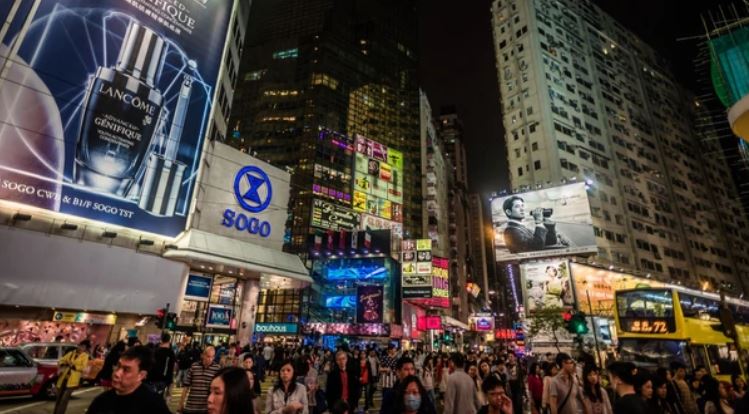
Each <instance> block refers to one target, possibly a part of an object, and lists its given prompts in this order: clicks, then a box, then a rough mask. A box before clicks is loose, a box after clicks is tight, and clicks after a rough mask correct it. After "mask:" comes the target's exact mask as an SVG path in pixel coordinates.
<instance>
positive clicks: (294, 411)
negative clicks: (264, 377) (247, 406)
mask: <svg viewBox="0 0 749 414" xmlns="http://www.w3.org/2000/svg"><path fill="white" fill-rule="evenodd" d="M279 368H280V369H279V374H278V381H277V382H276V384H275V385H274V386H273V390H271V392H270V393H269V394H268V395H267V396H266V397H265V411H264V412H265V414H309V406H308V405H307V388H306V387H305V386H304V385H302V384H299V383H297V382H296V381H295V378H296V377H295V376H294V362H293V361H291V360H286V361H284V362H282V363H281V364H280V367H279Z"/></svg>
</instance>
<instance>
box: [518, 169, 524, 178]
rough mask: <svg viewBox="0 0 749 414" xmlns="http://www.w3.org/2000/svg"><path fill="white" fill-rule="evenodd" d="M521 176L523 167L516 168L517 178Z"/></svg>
mask: <svg viewBox="0 0 749 414" xmlns="http://www.w3.org/2000/svg"><path fill="white" fill-rule="evenodd" d="M522 176H523V167H518V177H522Z"/></svg>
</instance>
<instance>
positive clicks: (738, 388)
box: [731, 374, 746, 400]
mask: <svg viewBox="0 0 749 414" xmlns="http://www.w3.org/2000/svg"><path fill="white" fill-rule="evenodd" d="M731 383H732V384H733V398H734V399H735V400H737V399H740V398H744V394H746V381H745V380H744V377H742V376H741V375H739V374H733V375H731Z"/></svg>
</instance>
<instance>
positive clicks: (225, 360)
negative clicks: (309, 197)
mask: <svg viewBox="0 0 749 414" xmlns="http://www.w3.org/2000/svg"><path fill="white" fill-rule="evenodd" d="M89 348H90V345H89V344H88V343H87V342H86V341H83V342H81V344H80V346H79V347H78V348H77V349H76V350H75V351H71V352H70V353H69V354H66V355H65V356H63V357H62V358H61V360H60V368H61V375H60V378H59V380H58V387H59V390H60V392H59V393H58V399H57V404H56V407H55V413H56V414H57V413H64V412H65V408H66V405H67V400H68V399H69V397H70V391H71V390H72V389H75V388H76V387H78V385H79V384H78V383H79V375H80V374H79V372H80V370H81V369H82V368H81V367H82V366H85V363H86V361H87V355H88V352H89ZM175 351H176V352H175ZM267 377H271V382H272V384H271V386H270V387H269V389H268V390H267V391H266V395H262V400H263V402H262V403H261V402H260V401H261V399H260V397H261V393H262V391H261V386H260V384H261V383H262V382H264V381H265V380H266V378H267ZM97 381H98V383H99V384H100V385H102V386H103V387H105V388H106V391H105V392H104V393H102V394H100V395H99V396H97V397H96V399H95V400H94V401H93V402H92V403H91V406H90V407H89V409H88V411H87V413H89V414H119V413H123V414H125V413H169V412H170V411H169V408H168V406H167V404H166V402H165V399H166V398H168V397H169V396H170V395H171V390H172V389H174V388H175V387H179V388H181V390H182V395H181V399H180V400H179V403H178V405H177V412H179V413H184V414H198V413H201V414H202V413H210V414H254V413H263V414H324V413H329V414H344V413H347V414H355V413H373V412H377V413H380V414H402V413H406V414H437V413H441V414H477V413H478V414H739V413H749V405H748V404H749V401H748V400H749V395H747V392H746V389H747V385H746V381H745V380H744V378H743V377H742V376H740V375H738V374H736V375H733V377H732V381H731V382H727V381H719V380H718V379H716V378H714V377H713V376H712V375H710V373H709V371H708V370H707V369H706V368H705V367H702V366H697V367H695V369H693V370H691V372H687V367H686V366H685V365H684V364H682V363H680V362H671V363H670V365H668V366H662V367H659V368H657V369H655V370H649V369H645V368H643V367H638V366H637V365H635V364H633V363H631V362H624V361H615V362H613V363H611V364H609V365H608V366H607V367H606V368H605V371H604V370H603V369H602V368H601V367H599V366H598V365H597V363H596V360H595V358H594V357H593V356H592V355H589V354H586V353H580V354H579V355H578V356H577V357H576V358H573V357H572V356H571V355H569V354H567V353H563V352H560V353H558V354H556V355H554V354H551V353H547V354H545V355H542V356H522V357H519V356H518V355H516V354H514V353H513V352H510V351H508V350H506V349H505V350H496V351H489V352H464V353H460V352H453V353H449V354H448V353H443V352H423V351H421V350H416V351H402V350H398V349H396V347H395V346H394V345H392V344H391V345H390V346H388V347H387V348H385V349H377V348H375V347H369V348H367V349H349V348H348V347H346V346H342V347H339V349H337V350H335V351H333V350H329V349H326V350H323V349H321V348H319V347H291V346H281V345H276V346H273V345H271V344H257V345H254V346H250V345H246V346H244V347H240V346H239V344H236V343H235V344H222V345H221V346H219V347H214V346H206V347H199V346H198V345H196V344H185V345H183V346H181V347H179V348H178V349H174V348H173V347H172V345H171V337H170V336H169V335H168V334H164V335H162V337H161V343H160V344H158V345H149V346H143V345H141V344H140V343H139V342H138V341H137V340H135V339H131V340H129V341H128V342H127V343H126V342H124V341H123V342H119V343H117V344H115V345H114V346H111V347H108V351H107V354H106V356H105V359H104V367H103V368H102V370H101V372H100V373H99V375H98V377H97ZM377 392H381V393H382V394H381V396H382V398H381V404H380V407H379V409H375V404H374V396H375V394H376V393H377Z"/></svg>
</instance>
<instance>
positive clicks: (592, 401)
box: [582, 363, 646, 414]
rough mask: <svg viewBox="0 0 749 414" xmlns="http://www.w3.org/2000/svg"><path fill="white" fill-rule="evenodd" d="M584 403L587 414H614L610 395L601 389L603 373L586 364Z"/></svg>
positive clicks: (584, 372) (584, 410)
mask: <svg viewBox="0 0 749 414" xmlns="http://www.w3.org/2000/svg"><path fill="white" fill-rule="evenodd" d="M582 403H583V412H584V413H585V414H613V412H614V411H613V408H612V407H611V402H610V401H609V395H608V393H606V391H605V390H604V389H603V387H601V373H600V371H599V369H598V367H596V366H595V365H592V364H590V363H586V364H585V368H584V369H583V396H582ZM630 414H633V413H630ZM639 414H646V413H639Z"/></svg>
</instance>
